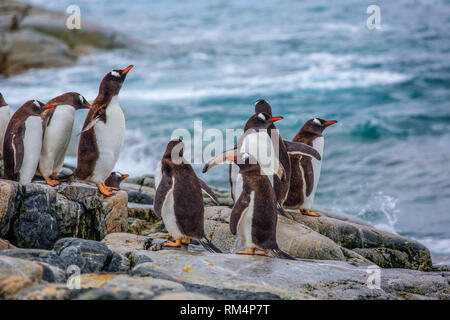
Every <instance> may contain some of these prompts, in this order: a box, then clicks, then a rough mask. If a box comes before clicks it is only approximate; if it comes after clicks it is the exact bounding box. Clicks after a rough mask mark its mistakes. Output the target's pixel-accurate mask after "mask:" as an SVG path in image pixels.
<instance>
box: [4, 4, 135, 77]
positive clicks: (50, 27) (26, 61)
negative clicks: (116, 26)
mask: <svg viewBox="0 0 450 320" xmlns="http://www.w3.org/2000/svg"><path fill="white" fill-rule="evenodd" d="M68 16H69V15H68V14H65V13H61V12H56V11H51V10H47V9H43V8H40V7H36V6H33V5H30V4H27V3H25V2H22V1H16V0H0V75H3V76H12V75H16V74H19V73H22V72H24V71H27V70H29V69H32V68H50V67H63V66H70V65H73V64H75V63H76V62H77V60H78V58H79V57H80V56H81V55H85V54H89V53H91V52H92V51H93V50H96V49H101V50H108V49H115V48H122V47H125V46H127V47H129V46H130V45H133V43H135V41H133V40H131V39H129V38H127V37H126V36H124V35H122V34H120V33H118V32H116V31H111V30H109V29H104V28H101V27H99V26H98V25H95V24H93V23H90V22H88V21H85V20H84V19H83V20H82V25H81V29H73V30H69V29H68V28H67V27H66V20H67V18H68Z"/></svg>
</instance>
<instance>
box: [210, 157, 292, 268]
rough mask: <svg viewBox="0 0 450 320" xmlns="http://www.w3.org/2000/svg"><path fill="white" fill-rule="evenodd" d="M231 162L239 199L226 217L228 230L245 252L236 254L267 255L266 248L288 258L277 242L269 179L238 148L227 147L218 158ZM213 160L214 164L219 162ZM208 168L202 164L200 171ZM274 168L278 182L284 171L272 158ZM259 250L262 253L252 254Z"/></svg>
mask: <svg viewBox="0 0 450 320" xmlns="http://www.w3.org/2000/svg"><path fill="white" fill-rule="evenodd" d="M229 161H233V162H234V163H235V164H236V165H237V166H238V167H239V173H240V174H241V176H242V180H243V184H242V191H241V193H240V196H239V198H238V199H237V200H236V202H235V204H234V206H233V210H232V211H231V217H230V230H231V233H233V234H234V235H238V236H239V238H240V240H241V245H244V246H245V247H246V248H247V249H248V250H247V251H238V252H237V253H238V254H250V255H254V254H258V255H268V251H270V252H271V253H272V254H273V255H274V256H276V257H278V258H283V259H292V260H295V259H294V258H292V257H291V256H289V255H288V254H287V253H285V252H283V251H282V250H281V249H280V248H279V247H278V244H277V237H276V230H277V219H278V215H277V212H278V209H277V203H278V202H277V198H276V195H275V191H274V189H273V187H272V184H271V183H270V181H269V178H268V176H267V175H265V174H261V167H260V165H259V164H258V162H257V161H256V159H255V158H254V157H253V156H252V155H250V154H249V153H246V152H244V153H241V152H239V151H238V150H229V151H227V152H226V153H225V154H224V157H222V161H221V162H222V163H223V162H229ZM221 162H219V161H217V163H215V164H220V163H221ZM210 168H212V166H210V165H208V164H207V165H205V167H204V171H207V170H209V169H210ZM275 171H276V173H277V176H278V177H279V178H280V180H281V181H282V180H283V179H284V170H283V167H282V165H280V163H279V161H278V160H277V159H276V160H275ZM256 250H262V251H263V253H256Z"/></svg>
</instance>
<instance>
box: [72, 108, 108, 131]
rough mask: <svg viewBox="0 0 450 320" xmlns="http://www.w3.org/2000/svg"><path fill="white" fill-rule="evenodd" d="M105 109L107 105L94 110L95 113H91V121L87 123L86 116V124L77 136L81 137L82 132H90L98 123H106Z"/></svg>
mask: <svg viewBox="0 0 450 320" xmlns="http://www.w3.org/2000/svg"><path fill="white" fill-rule="evenodd" d="M106 107H107V105H102V106H100V107H98V108H96V109H97V111H95V113H91V114H92V116H91V117H92V118H93V119H92V120H91V121H89V122H88V121H87V120H88V118H89V115H90V114H88V118H86V122H85V125H84V127H83V130H82V131H81V132H80V133H79V134H78V135H81V134H82V133H83V132H86V131H89V130H91V129H92V128H93V127H94V126H95V124H96V123H97V122H99V121H103V122H106ZM91 110H93V109H91Z"/></svg>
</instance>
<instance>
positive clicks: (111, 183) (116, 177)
mask: <svg viewBox="0 0 450 320" xmlns="http://www.w3.org/2000/svg"><path fill="white" fill-rule="evenodd" d="M128 177H129V175H128V174H122V173H120V172H115V171H114V172H111V174H110V175H109V177H108V179H106V180H105V185H106V186H107V187H112V188H117V189H120V183H121V182H122V181H123V180H125V179H126V178H128Z"/></svg>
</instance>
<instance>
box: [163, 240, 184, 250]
mask: <svg viewBox="0 0 450 320" xmlns="http://www.w3.org/2000/svg"><path fill="white" fill-rule="evenodd" d="M163 246H164V247H175V248H177V247H180V246H181V241H180V240H179V239H178V240H175V242H164V244H163Z"/></svg>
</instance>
